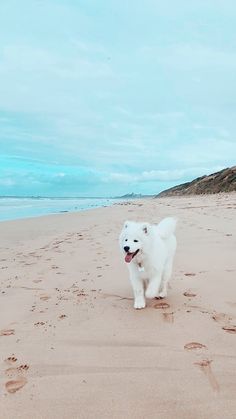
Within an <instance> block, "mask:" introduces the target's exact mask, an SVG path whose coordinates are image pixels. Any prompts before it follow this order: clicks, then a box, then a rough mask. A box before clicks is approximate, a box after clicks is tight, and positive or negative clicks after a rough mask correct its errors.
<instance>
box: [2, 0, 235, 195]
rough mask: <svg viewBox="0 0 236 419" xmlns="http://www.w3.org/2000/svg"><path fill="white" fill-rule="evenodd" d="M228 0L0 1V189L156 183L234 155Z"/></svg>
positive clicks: (80, 190) (219, 164) (50, 190)
mask: <svg viewBox="0 0 236 419" xmlns="http://www.w3.org/2000/svg"><path fill="white" fill-rule="evenodd" d="M235 21H236V3H235V1H234V0H224V1H223V0H198V1H190V0H169V1H168V0H167V1H165V2H163V1H162V0H161V1H159V0H146V1H145V2H144V1H141V0H140V1H138V0H135V1H133V0H129V1H124V0H21V1H18V0H1V3H0V195H45V196H81V195H82V196H91V195H92V196H108V195H119V194H124V193H127V192H136V193H139V192H141V193H150V194H154V193H157V192H159V191H160V190H163V189H165V188H168V187H170V186H174V185H176V184H179V183H182V182H185V181H188V180H190V179H193V178H195V177H197V176H200V175H203V174H206V173H211V172H214V171H217V170H220V169H222V168H224V167H227V166H232V165H235V156H236V118H235V111H236V32H235Z"/></svg>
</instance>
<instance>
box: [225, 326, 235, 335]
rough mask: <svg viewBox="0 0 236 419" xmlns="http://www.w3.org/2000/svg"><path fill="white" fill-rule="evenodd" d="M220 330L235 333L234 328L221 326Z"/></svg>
mask: <svg viewBox="0 0 236 419" xmlns="http://www.w3.org/2000/svg"><path fill="white" fill-rule="evenodd" d="M222 329H223V330H225V331H226V332H228V333H232V334H235V333H236V326H223V327H222Z"/></svg>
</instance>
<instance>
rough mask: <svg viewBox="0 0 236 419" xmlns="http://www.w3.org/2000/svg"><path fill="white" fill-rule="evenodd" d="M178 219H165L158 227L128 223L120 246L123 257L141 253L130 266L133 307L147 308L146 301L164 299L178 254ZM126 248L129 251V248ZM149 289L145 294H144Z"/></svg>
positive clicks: (133, 259)
mask: <svg viewBox="0 0 236 419" xmlns="http://www.w3.org/2000/svg"><path fill="white" fill-rule="evenodd" d="M175 228H176V219H175V218H171V217H168V218H164V219H163V220H162V221H161V222H160V223H159V224H152V225H151V224H149V223H137V222H134V221H126V222H125V223H124V226H123V229H122V231H121V234H120V240H119V242H120V247H121V251H122V253H123V254H124V255H127V250H126V251H125V250H124V247H126V246H128V247H129V252H128V253H134V252H136V251H137V250H138V249H139V250H138V253H137V254H136V255H135V256H134V257H133V258H132V260H131V261H130V262H129V263H127V265H128V269H129V274H130V281H131V284H132V287H133V292H134V308H136V309H141V308H144V307H145V305H146V302H145V297H146V298H154V297H159V298H164V297H166V296H167V285H168V281H169V279H170V277H171V273H172V265H173V259H174V255H175V251H176V237H175V234H174V233H175ZM126 249H127V248H126ZM145 286H146V291H145Z"/></svg>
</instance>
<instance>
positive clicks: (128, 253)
mask: <svg viewBox="0 0 236 419" xmlns="http://www.w3.org/2000/svg"><path fill="white" fill-rule="evenodd" d="M148 234H149V224H148V223H136V222H134V221H126V222H125V223H124V226H123V229H122V231H121V234H120V247H121V251H122V252H123V254H124V255H125V262H127V263H130V262H131V261H132V260H133V259H134V258H135V256H137V255H138V254H141V253H143V249H144V245H145V242H146V238H147V235H148Z"/></svg>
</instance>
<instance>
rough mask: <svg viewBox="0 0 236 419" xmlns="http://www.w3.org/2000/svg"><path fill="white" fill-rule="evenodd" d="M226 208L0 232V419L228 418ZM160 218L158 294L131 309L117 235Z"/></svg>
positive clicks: (230, 255)
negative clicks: (163, 271)
mask: <svg viewBox="0 0 236 419" xmlns="http://www.w3.org/2000/svg"><path fill="white" fill-rule="evenodd" d="M235 210H236V194H234V193H232V194H220V195H215V196H203V197H199V196H198V197H182V198H180V197H179V198H177V197H176V198H174V197H173V198H161V199H155V200H154V199H150V200H145V201H133V202H132V203H129V204H120V205H115V206H113V207H109V208H101V209H96V210H90V211H87V212H80V213H74V214H60V215H55V216H46V217H40V218H35V219H27V220H18V221H11V222H2V223H0V237H1V239H0V251H1V254H0V272H1V276H0V297H1V299H0V307H1V316H0V348H1V364H0V368H1V383H0V397H1V410H0V418H1V419H13V418H17V417H19V418H23V419H29V418H34V419H38V418H40V419H41V418H45V419H51V418H53V419H54V418H57V419H62V418H63V419H70V418H72V419H75V418H81V419H83V418H86V419H87V418H102V419H104V418H109V419H110V418H114V419H115V418H135V419H136V418H137V419H139V418H160V419H173V418H175V419H185V418H186V419H198V418H199V419H200V418H202V419H205V418H207V419H211V418H212V419H218V418H219V419H221V418H222V417H224V419H229V418H232V419H233V418H235V412H236V399H235V392H236V373H235V371H236V257H235V249H236V222H235ZM169 215H173V216H177V217H178V218H179V224H178V230H177V237H178V249H177V257H176V261H175V267H174V274H173V279H172V281H171V284H170V285H171V289H170V290H169V296H168V298H167V299H165V300H162V301H158V300H152V301H149V302H148V307H147V308H146V309H144V310H140V311H136V310H134V309H133V301H132V291H131V287H130V284H129V281H128V271H127V269H126V266H125V264H124V262H123V260H122V257H121V255H120V253H119V248H118V240H117V238H118V235H119V232H120V229H121V226H122V224H123V222H124V220H126V219H135V220H137V221H139V220H140V221H141V220H147V221H150V222H158V221H159V220H160V219H161V218H163V217H165V216H169Z"/></svg>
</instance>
